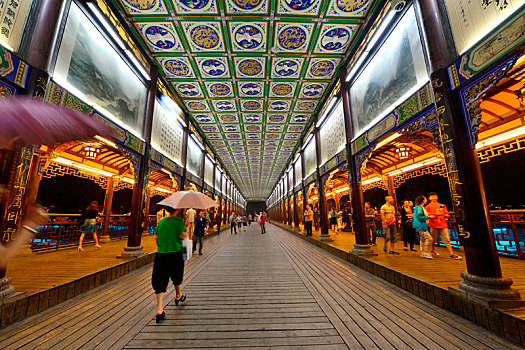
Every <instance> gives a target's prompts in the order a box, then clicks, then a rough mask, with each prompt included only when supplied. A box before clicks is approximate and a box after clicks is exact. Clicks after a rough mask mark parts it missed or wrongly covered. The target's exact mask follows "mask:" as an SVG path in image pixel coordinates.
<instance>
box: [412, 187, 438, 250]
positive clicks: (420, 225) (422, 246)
mask: <svg viewBox="0 0 525 350" xmlns="http://www.w3.org/2000/svg"><path fill="white" fill-rule="evenodd" d="M426 203H427V199H426V198H425V196H418V197H417V198H416V207H415V208H414V217H413V219H412V227H413V228H414V229H416V231H417V233H419V251H420V256H421V257H422V258H426V259H434V257H433V256H432V254H431V253H430V247H431V246H432V235H431V234H430V232H428V226H427V220H428V219H429V218H430V216H429V215H428V213H427V212H426V210H425V208H424V205H425V204H426Z"/></svg>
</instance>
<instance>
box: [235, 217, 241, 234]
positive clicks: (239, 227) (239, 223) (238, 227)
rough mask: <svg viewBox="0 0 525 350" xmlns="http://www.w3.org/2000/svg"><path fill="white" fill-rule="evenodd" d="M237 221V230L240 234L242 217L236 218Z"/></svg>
mask: <svg viewBox="0 0 525 350" xmlns="http://www.w3.org/2000/svg"><path fill="white" fill-rule="evenodd" d="M235 220H236V221H237V230H239V232H241V226H242V215H239V216H237V218H236V219H235Z"/></svg>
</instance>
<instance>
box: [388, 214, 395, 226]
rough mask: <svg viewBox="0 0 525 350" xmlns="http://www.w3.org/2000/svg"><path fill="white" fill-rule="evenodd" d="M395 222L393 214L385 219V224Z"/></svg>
mask: <svg viewBox="0 0 525 350" xmlns="http://www.w3.org/2000/svg"><path fill="white" fill-rule="evenodd" d="M395 222H396V218H395V217H394V216H391V217H389V218H388V219H386V224H387V225H393V224H394V223H395Z"/></svg>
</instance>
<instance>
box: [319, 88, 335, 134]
mask: <svg viewBox="0 0 525 350" xmlns="http://www.w3.org/2000/svg"><path fill="white" fill-rule="evenodd" d="M336 101H337V97H335V96H334V97H332V99H331V100H330V102H329V103H328V106H327V107H326V109H325V110H324V112H323V114H322V115H321V118H319V120H317V123H316V124H315V127H317V128H318V127H320V126H321V125H323V123H324V120H325V119H326V117H327V116H328V113H330V110H331V109H332V106H333V105H334V103H335V102H336Z"/></svg>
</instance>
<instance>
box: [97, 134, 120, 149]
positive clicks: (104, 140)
mask: <svg viewBox="0 0 525 350" xmlns="http://www.w3.org/2000/svg"><path fill="white" fill-rule="evenodd" d="M95 138H96V139H97V140H99V141H102V142H104V143H105V144H106V145H108V146H111V147H113V148H118V147H117V145H116V144H115V143H114V142H112V141H109V140H108V139H105V138H103V137H102V136H99V135H95Z"/></svg>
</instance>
